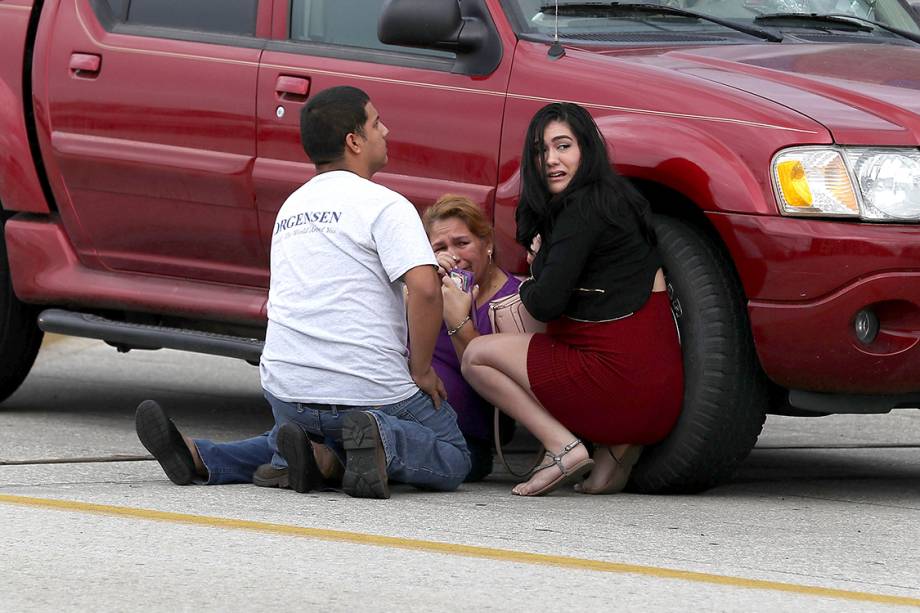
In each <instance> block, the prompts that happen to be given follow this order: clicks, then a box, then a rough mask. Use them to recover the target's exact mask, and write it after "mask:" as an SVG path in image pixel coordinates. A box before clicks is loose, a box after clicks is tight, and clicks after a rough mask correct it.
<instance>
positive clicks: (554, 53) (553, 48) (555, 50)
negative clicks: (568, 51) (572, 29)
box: [546, 0, 565, 60]
mask: <svg viewBox="0 0 920 613" xmlns="http://www.w3.org/2000/svg"><path fill="white" fill-rule="evenodd" d="M554 26H555V36H554V37H553V44H552V45H550V46H549V51H547V53H546V55H548V56H549V59H551V60H558V59H559V58H561V57H562V56H563V55H565V47H563V46H562V45H560V44H559V0H556V20H555V23H554Z"/></svg>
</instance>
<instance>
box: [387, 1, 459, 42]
mask: <svg viewBox="0 0 920 613" xmlns="http://www.w3.org/2000/svg"><path fill="white" fill-rule="evenodd" d="M463 26H464V21H463V16H462V15H461V14H460V3H459V2H458V1H457V0H387V1H386V2H385V3H384V5H383V8H382V9H381V11H380V21H379V22H378V23H377V38H379V39H380V42H382V43H385V44H388V45H405V46H409V47H434V48H444V47H450V48H456V46H457V45H458V43H459V42H460V32H461V31H462V30H463Z"/></svg>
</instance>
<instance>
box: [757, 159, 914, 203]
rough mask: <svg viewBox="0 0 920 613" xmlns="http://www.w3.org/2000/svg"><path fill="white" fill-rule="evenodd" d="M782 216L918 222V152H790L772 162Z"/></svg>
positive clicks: (775, 187)
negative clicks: (841, 217)
mask: <svg viewBox="0 0 920 613" xmlns="http://www.w3.org/2000/svg"><path fill="white" fill-rule="evenodd" d="M772 176H773V186H774V190H775V192H776V198H777V201H778V202H779V205H780V210H781V212H782V213H783V214H784V215H796V216H811V217H840V216H843V217H859V218H862V219H864V220H867V221H920V150H917V149H895V148H878V147H875V148H871V147H839V148H838V147H796V148H793V149H787V150H785V151H781V152H780V153H778V154H777V155H776V156H775V157H774V158H773V168H772Z"/></svg>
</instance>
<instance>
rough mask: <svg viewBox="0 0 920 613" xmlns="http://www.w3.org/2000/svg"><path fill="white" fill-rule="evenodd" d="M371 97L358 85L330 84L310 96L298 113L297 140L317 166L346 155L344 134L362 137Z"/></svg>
mask: <svg viewBox="0 0 920 613" xmlns="http://www.w3.org/2000/svg"><path fill="white" fill-rule="evenodd" d="M369 101H370V97H368V95H367V94H366V93H364V92H363V91H361V90H360V89H358V88H357V87H349V86H347V85H342V86H339V87H330V88H329V89H325V90H323V91H321V92H320V93H318V94H316V95H315V96H313V97H312V98H311V99H310V101H309V102H307V104H306V106H304V107H303V111H301V114H300V142H301V143H303V149H304V151H306V152H307V155H308V156H310V159H311V160H313V163H314V164H316V165H317V166H319V165H322V164H330V163H332V162H336V161H338V160H340V159H342V157H343V156H344V155H345V137H346V136H348V134H350V133H354V134H358V135H360V136H364V123H365V122H366V121H367V112H366V111H365V110H364V107H365V106H367V103H368V102H369Z"/></svg>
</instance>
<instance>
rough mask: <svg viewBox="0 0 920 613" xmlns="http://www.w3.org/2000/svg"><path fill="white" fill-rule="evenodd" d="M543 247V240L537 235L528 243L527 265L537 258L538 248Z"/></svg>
mask: <svg viewBox="0 0 920 613" xmlns="http://www.w3.org/2000/svg"><path fill="white" fill-rule="evenodd" d="M542 246H543V238H542V237H541V236H540V235H539V234H537V235H536V236H534V237H533V240H532V241H530V250H529V251H528V252H527V264H528V265H530V264H533V259H534V258H535V257H536V256H537V252H538V251H539V250H540V247H542Z"/></svg>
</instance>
